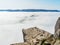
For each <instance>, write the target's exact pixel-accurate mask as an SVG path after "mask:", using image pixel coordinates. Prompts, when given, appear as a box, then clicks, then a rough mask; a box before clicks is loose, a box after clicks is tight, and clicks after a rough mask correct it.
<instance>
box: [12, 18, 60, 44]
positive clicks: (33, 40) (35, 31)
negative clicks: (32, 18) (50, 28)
mask: <svg viewBox="0 0 60 45" xmlns="http://www.w3.org/2000/svg"><path fill="white" fill-rule="evenodd" d="M22 32H23V39H24V42H23V43H15V44H11V45H60V18H59V19H58V21H57V23H56V25H55V33H54V34H51V33H49V32H47V31H44V30H42V29H39V28H37V27H31V28H28V29H23V30H22Z"/></svg>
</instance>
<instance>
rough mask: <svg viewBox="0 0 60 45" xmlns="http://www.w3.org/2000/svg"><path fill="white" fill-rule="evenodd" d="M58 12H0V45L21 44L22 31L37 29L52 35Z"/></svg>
mask: <svg viewBox="0 0 60 45" xmlns="http://www.w3.org/2000/svg"><path fill="white" fill-rule="evenodd" d="M58 17H60V13H59V12H0V45H10V44H12V43H19V42H23V34H22V29H27V28H30V27H38V28H40V29H43V30H45V31H47V32H50V33H52V34H54V30H55V29H54V26H55V23H56V21H57V19H58Z"/></svg>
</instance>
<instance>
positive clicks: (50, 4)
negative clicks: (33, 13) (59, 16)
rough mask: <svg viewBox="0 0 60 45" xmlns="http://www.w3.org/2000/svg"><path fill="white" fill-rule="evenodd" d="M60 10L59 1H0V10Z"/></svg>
mask: <svg viewBox="0 0 60 45" xmlns="http://www.w3.org/2000/svg"><path fill="white" fill-rule="evenodd" d="M27 8H29V9H31V8H33V9H36V8H39V9H60V0H0V9H27Z"/></svg>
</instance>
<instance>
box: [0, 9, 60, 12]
mask: <svg viewBox="0 0 60 45" xmlns="http://www.w3.org/2000/svg"><path fill="white" fill-rule="evenodd" d="M4 11H7V12H60V10H48V9H14V10H13V9H6V10H4V9H2V10H1V9H0V12H4Z"/></svg>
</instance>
